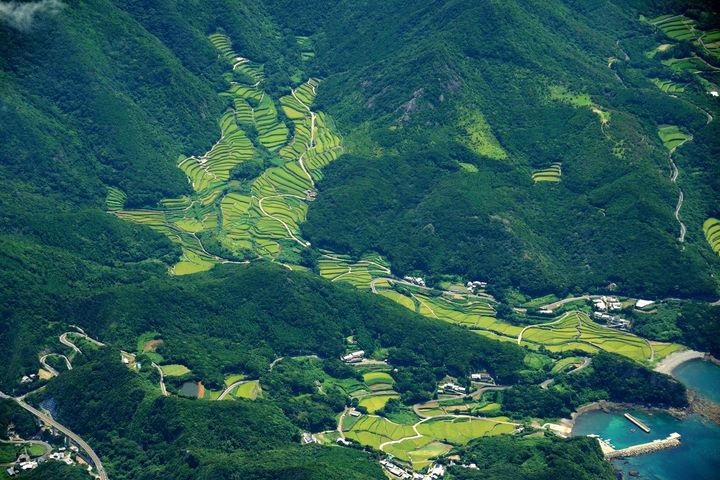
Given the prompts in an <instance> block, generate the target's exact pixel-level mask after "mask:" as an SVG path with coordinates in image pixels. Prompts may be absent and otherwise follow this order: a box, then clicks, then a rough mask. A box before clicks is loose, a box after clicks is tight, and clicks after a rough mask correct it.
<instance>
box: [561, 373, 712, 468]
mask: <svg viewBox="0 0 720 480" xmlns="http://www.w3.org/2000/svg"><path fill="white" fill-rule="evenodd" d="M698 363H699V364H701V365H697V364H698ZM681 367H683V368H682V370H680V371H677V372H673V374H677V377H678V379H679V380H681V381H682V382H683V383H685V384H686V385H687V386H688V387H689V388H694V389H696V390H698V391H699V392H701V394H703V395H706V396H707V397H708V398H714V399H717V398H720V382H718V378H720V377H718V376H720V367H718V366H716V365H713V364H710V363H708V362H703V361H699V360H698V361H693V362H687V363H686V364H683V365H681ZM623 413H625V412H624V411H619V412H612V413H605V412H602V411H595V412H588V413H586V414H583V415H581V416H580V417H579V418H578V420H577V422H576V423H575V428H574V429H573V435H576V436H581V435H588V434H597V435H600V436H601V437H602V438H605V439H610V441H611V442H612V444H613V446H615V448H624V447H627V446H630V445H634V444H638V443H645V442H649V441H651V440H655V439H657V438H665V437H667V436H668V435H669V434H670V433H672V432H677V433H679V434H680V435H682V440H681V445H680V446H679V447H677V448H673V449H668V450H663V451H661V452H656V453H651V454H647V455H641V456H638V457H629V458H626V459H619V460H615V461H613V464H614V465H615V467H616V468H618V469H619V470H621V471H622V472H623V473H624V474H625V478H632V477H629V476H628V473H629V472H630V471H633V470H634V471H637V472H639V476H638V477H635V478H639V479H645V480H676V479H692V480H715V479H718V478H720V425H717V424H715V423H712V422H709V421H707V420H704V419H703V418H702V417H700V416H699V415H692V416H690V417H687V418H684V419H682V420H679V419H677V418H674V417H672V416H671V415H668V414H666V413H661V412H652V413H650V412H642V411H630V412H629V413H631V414H632V415H634V416H635V417H637V418H638V419H640V420H641V421H643V422H644V423H645V424H646V425H648V426H649V427H650V429H651V432H650V433H645V432H643V431H642V430H640V429H639V428H637V427H636V426H635V425H633V424H632V423H630V422H629V421H628V420H627V419H626V418H625V417H623Z"/></svg>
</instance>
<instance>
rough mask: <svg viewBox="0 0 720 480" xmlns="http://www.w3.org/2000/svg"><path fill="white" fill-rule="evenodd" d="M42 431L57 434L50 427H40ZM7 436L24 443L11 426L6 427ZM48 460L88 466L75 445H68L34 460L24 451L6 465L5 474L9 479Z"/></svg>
mask: <svg viewBox="0 0 720 480" xmlns="http://www.w3.org/2000/svg"><path fill="white" fill-rule="evenodd" d="M42 430H43V431H47V432H49V433H50V434H51V435H54V436H56V435H58V432H57V431H56V430H55V429H54V428H52V427H42ZM7 434H8V438H9V439H10V440H11V441H14V442H22V441H24V440H23V439H22V438H20V436H18V434H17V433H15V430H14V426H13V425H12V424H10V426H9V427H8V432H7ZM50 460H52V461H56V462H63V463H66V464H68V465H73V464H75V463H79V464H82V465H88V464H87V462H86V461H85V460H84V459H83V458H82V457H81V456H80V449H79V448H78V447H77V445H73V444H70V446H69V447H59V448H57V449H55V448H54V447H53V450H52V451H50V452H49V453H45V454H43V455H41V456H39V457H34V458H33V457H31V456H30V455H28V453H27V449H25V450H24V451H23V452H22V453H21V454H20V455H18V457H17V459H15V461H14V462H12V463H11V464H8V466H7V468H6V469H5V473H7V475H8V476H9V477H14V476H15V475H17V474H18V473H21V472H27V471H29V470H34V469H35V468H37V467H38V465H40V464H42V463H45V462H47V461H50ZM90 469H91V468H90V465H88V471H90Z"/></svg>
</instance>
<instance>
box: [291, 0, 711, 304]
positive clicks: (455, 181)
mask: <svg viewBox="0 0 720 480" xmlns="http://www.w3.org/2000/svg"><path fill="white" fill-rule="evenodd" d="M282 6H283V8H290V9H291V11H292V13H291V15H292V16H293V21H292V22H290V21H289V20H288V21H289V22H290V23H291V24H294V25H297V29H298V31H303V32H304V33H309V32H310V33H311V32H312V31H313V30H312V29H313V27H312V22H310V20H309V19H308V20H306V21H303V20H302V19H303V18H306V17H303V12H304V11H305V10H304V9H303V10H302V11H295V10H292V7H291V6H289V5H287V4H285V3H282ZM337 8H338V10H337V11H335V12H333V14H329V15H328V17H327V22H328V24H329V25H325V24H322V26H321V27H320V28H317V27H315V28H316V31H317V37H318V46H319V47H318V48H319V49H320V50H321V53H320V55H318V62H322V64H321V66H320V68H322V69H323V70H324V71H325V72H327V75H328V80H327V82H326V84H325V85H324V87H323V89H322V90H321V92H320V95H319V97H318V104H319V106H320V108H324V109H327V111H329V112H330V113H331V114H332V115H333V116H334V117H335V118H336V119H337V120H338V124H339V126H340V128H341V130H342V132H343V134H344V136H345V140H346V144H347V146H348V150H349V151H350V152H352V153H356V154H357V155H358V156H359V157H362V158H353V159H349V158H346V159H343V160H341V161H340V162H337V163H336V164H334V165H331V166H330V167H329V169H328V172H327V179H326V180H325V181H324V182H322V183H321V184H320V190H321V195H319V197H318V198H319V200H318V202H317V204H316V205H314V206H313V208H312V209H311V211H310V214H309V224H308V225H307V226H306V228H305V229H304V232H305V234H306V235H307V236H308V238H309V239H310V241H312V242H313V243H315V244H318V245H320V246H323V247H327V248H333V249H336V250H337V249H340V250H346V251H349V252H353V253H354V254H359V253H361V252H364V251H368V250H373V249H374V250H379V251H380V253H383V254H386V255H387V256H388V258H389V260H390V261H391V263H392V264H393V268H396V269H397V271H398V272H399V273H401V274H405V273H409V272H412V271H418V272H425V273H430V274H431V275H438V274H444V273H458V274H462V275H464V276H467V277H469V278H483V279H487V280H489V281H490V282H491V283H494V284H495V285H496V286H497V287H501V288H507V287H509V286H513V287H519V288H521V289H523V290H526V291H530V292H537V293H541V292H548V291H554V292H557V293H561V294H565V293H568V292H571V291H573V290H575V289H582V290H585V289H591V290H593V289H602V288H605V287H606V286H607V285H609V284H611V283H615V284H616V285H617V288H618V290H619V291H621V292H625V293H634V294H643V295H650V296H658V297H662V296H683V297H687V296H697V295H699V296H707V297H712V296H714V295H715V293H716V288H717V286H716V282H715V281H714V280H712V278H711V274H712V273H713V272H716V271H717V268H718V261H717V258H716V257H714V256H713V255H711V254H710V251H709V250H708V248H707V244H706V242H705V241H704V239H703V236H702V221H703V220H704V218H702V217H703V214H704V213H703V211H704V212H705V214H707V213H712V212H714V211H716V209H717V204H718V198H717V193H716V192H717V190H712V189H709V188H708V187H707V186H708V185H710V184H711V183H712V182H714V180H713V178H715V177H716V176H715V175H714V168H715V167H713V166H712V165H711V163H712V162H710V161H709V159H710V158H712V154H711V153H710V152H711V151H712V149H715V148H717V146H716V144H717V140H716V139H717V136H716V135H713V132H714V131H715V130H716V128H717V122H712V123H710V124H706V112H704V111H703V110H708V111H710V110H712V111H713V112H715V111H716V110H717V108H718V102H717V101H715V100H712V99H711V98H709V95H708V93H707V88H706V87H704V86H703V85H702V84H698V83H697V82H693V83H689V84H688V87H687V93H686V94H683V95H681V96H680V98H673V97H670V96H669V95H668V94H667V93H664V92H662V91H661V90H659V89H658V88H657V87H656V86H655V84H653V83H652V81H651V80H650V77H652V76H653V75H658V74H659V73H658V72H662V74H663V76H664V77H666V78H670V77H673V75H676V74H673V71H672V70H671V69H669V68H668V67H666V66H664V65H663V64H662V63H661V62H660V59H659V58H658V59H654V60H651V59H648V58H647V57H646V55H645V52H646V50H649V49H650V46H651V45H652V44H653V43H656V44H657V43H660V42H661V41H662V37H663V35H664V34H663V33H662V32H661V31H660V30H658V29H657V28H656V27H653V26H652V25H649V24H647V23H645V22H642V21H641V20H640V15H641V14H644V15H647V16H655V15H657V14H659V13H660V12H675V11H678V10H680V11H684V9H685V8H686V7H684V6H682V5H679V4H678V5H672V4H670V3H668V4H665V5H653V6H651V5H644V4H639V3H631V2H620V1H617V2H594V3H593V5H592V6H590V5H586V4H583V5H582V6H580V5H578V4H576V3H574V2H561V1H556V2H552V4H551V5H547V6H545V5H544V6H538V5H536V4H532V3H531V2H510V3H508V2H482V3H481V4H478V5H474V6H467V5H466V4H465V3H464V2H442V3H439V2H424V3H422V4H418V3H417V2H416V3H414V4H413V8H407V9H405V10H404V14H403V15H399V18H401V19H402V20H401V21H400V22H398V21H397V18H398V9H400V8H402V7H401V6H400V4H399V3H393V4H390V5H387V4H385V3H382V5H381V4H380V2H375V3H373V2H371V3H369V4H368V5H367V6H366V7H364V8H366V10H362V11H357V12H356V14H355V15H353V16H349V17H348V16H347V15H345V16H344V15H340V14H339V13H338V12H339V11H345V10H347V8H346V6H344V5H340V6H338V7H337ZM309 10H312V9H309ZM295 16H297V17H299V18H300V20H296V19H295ZM345 21H347V22H348V23H347V24H343V22H345ZM350 22H353V23H357V24H358V26H356V27H353V28H355V29H356V30H357V31H359V32H366V31H369V30H371V29H376V30H377V32H378V33H377V34H373V35H361V36H360V40H359V41H354V42H350V41H348V40H347V38H345V37H343V36H342V35H341V34H340V32H341V31H344V30H345V29H346V28H349V25H350ZM706 28H708V29H709V28H711V27H706ZM374 31H375V30H373V32H374ZM401 32H402V33H401ZM323 46H325V48H326V50H322V48H323ZM368 52H373V53H372V54H373V57H372V59H369V58H368V55H369V54H368ZM700 53H701V52H700ZM626 55H627V57H626ZM709 61H711V62H712V61H714V60H713V59H712V58H709ZM334 71H335V72H338V73H334ZM686 75H687V74H686ZM712 75H714V74H712V73H711V74H710V75H709V76H707V78H709V79H710V80H712V78H713V77H712ZM666 124H672V125H681V126H682V127H683V128H684V129H686V130H687V131H689V132H690V133H691V134H692V135H693V136H694V138H695V139H696V140H699V141H697V142H689V143H688V144H687V145H684V146H683V147H682V148H681V149H679V150H678V154H677V155H678V157H679V158H683V159H684V158H685V154H686V152H689V151H690V149H693V150H694V151H698V149H701V151H702V150H705V151H704V152H703V153H701V154H699V155H693V156H690V154H689V153H688V155H687V160H686V162H687V163H686V164H685V168H688V169H695V171H698V172H701V173H698V174H697V175H692V176H690V175H685V176H682V175H681V177H680V180H679V182H680V184H683V183H684V182H688V184H690V182H692V187H691V188H687V189H683V190H685V193H686V194H687V195H691V196H693V198H697V201H693V202H692V204H690V203H689V202H688V203H686V204H685V205H684V206H683V207H682V208H683V210H682V212H681V215H682V217H683V218H686V219H688V220H692V221H691V222H684V223H686V224H687V227H688V232H689V233H688V234H687V238H685V237H684V236H683V238H682V241H678V240H677V239H678V237H679V236H680V232H679V229H680V227H679V225H678V221H677V220H676V219H675V218H674V214H675V207H676V203H677V192H678V190H677V189H678V187H677V185H678V184H677V183H675V182H674V181H671V179H670V175H669V174H668V173H667V172H668V168H669V165H668V158H667V152H666V150H665V149H664V148H663V145H662V143H661V139H660V138H658V135H657V134H656V131H657V129H658V127H661V126H662V125H666ZM427 150H431V151H432V152H433V156H434V157H435V160H434V161H433V162H432V163H434V164H435V165H434V166H433V167H432V168H428V167H429V165H430V164H428V162H427V160H426V157H425V156H423V155H416V154H415V153H414V152H420V151H422V152H425V151H427ZM553 163H562V182H560V183H559V184H555V182H553V183H548V182H539V183H535V184H533V183H534V182H533V181H532V174H533V172H534V171H538V170H542V169H545V168H547V167H548V166H549V165H552V164H553ZM467 164H471V165H474V166H475V169H477V170H479V172H477V173H475V172H472V171H467V169H466V168H463V165H467ZM361 172H367V175H366V174H361ZM376 172H377V175H376ZM368 175H370V176H372V180H370V179H369V178H368ZM700 185H706V186H700ZM710 190H712V193H711V192H710ZM699 191H702V195H698V192H699ZM361 198H362V199H368V198H372V199H373V201H372V202H359V201H357V200H358V199H361ZM667 272H672V273H671V274H670V275H666V273H667Z"/></svg>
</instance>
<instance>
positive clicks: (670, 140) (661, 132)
mask: <svg viewBox="0 0 720 480" xmlns="http://www.w3.org/2000/svg"><path fill="white" fill-rule="evenodd" d="M658 136H659V137H660V140H662V142H663V145H664V146H665V148H667V149H668V150H674V149H675V148H677V147H679V146H680V145H682V144H683V143H685V142H686V141H687V140H688V139H690V138H691V136H690V135H688V134H687V133H685V132H683V131H682V130H680V127H677V126H675V125H661V126H660V127H658Z"/></svg>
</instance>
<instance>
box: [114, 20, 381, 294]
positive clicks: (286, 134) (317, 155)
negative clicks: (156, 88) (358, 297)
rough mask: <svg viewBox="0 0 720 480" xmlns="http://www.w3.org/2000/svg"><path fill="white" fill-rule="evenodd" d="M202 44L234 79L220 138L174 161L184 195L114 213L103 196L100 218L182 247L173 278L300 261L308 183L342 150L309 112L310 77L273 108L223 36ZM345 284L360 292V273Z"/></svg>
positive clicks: (119, 200) (257, 73) (327, 124)
mask: <svg viewBox="0 0 720 480" xmlns="http://www.w3.org/2000/svg"><path fill="white" fill-rule="evenodd" d="M209 39H210V42H211V43H212V44H213V45H214V46H215V48H216V49H217V50H218V53H219V54H220V56H221V57H222V58H224V59H225V60H227V62H228V65H229V68H232V70H233V76H232V77H228V79H230V80H232V81H230V80H228V89H227V90H226V91H224V92H222V93H221V94H220V96H221V97H222V98H224V99H226V100H227V105H228V108H227V110H226V111H225V113H224V114H223V115H222V116H221V117H220V119H219V120H218V129H219V131H220V138H219V139H218V141H217V142H216V143H215V144H214V145H213V146H212V148H211V149H210V150H209V151H208V152H206V153H204V154H202V155H196V156H191V157H184V156H183V157H180V158H179V159H178V167H179V168H180V169H181V170H182V171H183V172H184V173H185V175H186V176H187V177H188V182H189V183H190V185H191V186H192V189H193V194H192V195H189V196H185V197H181V198H176V199H166V200H162V201H161V202H160V204H159V206H158V208H157V209H145V210H123V204H124V193H123V192H121V191H119V190H117V189H108V200H107V209H108V210H109V211H112V212H114V213H115V214H116V215H117V216H118V217H120V218H123V219H125V220H128V221H132V222H135V223H139V224H143V225H146V226H148V227H149V228H152V229H154V230H156V231H158V232H160V233H163V234H165V235H167V236H168V238H170V239H171V240H172V241H174V242H176V243H177V244H179V245H180V246H181V247H182V258H181V260H180V262H179V263H178V264H177V265H175V266H174V267H173V268H172V269H171V273H174V274H176V275H186V274H191V273H195V272H201V271H205V270H209V269H211V268H212V267H213V266H214V265H216V264H218V263H228V262H247V261H250V260H254V259H256V258H269V259H271V260H280V261H288V260H287V259H288V258H290V259H292V258H296V257H297V258H299V251H300V250H301V249H303V248H306V247H307V246H308V244H307V242H305V241H304V240H303V239H302V238H300V225H301V224H302V223H303V222H304V221H305V218H306V215H307V209H308V202H310V201H312V200H313V199H314V196H315V194H316V191H315V182H316V181H317V180H319V179H321V178H322V171H321V170H322V168H324V167H325V166H326V165H328V164H329V163H330V162H332V161H334V160H335V159H337V158H338V156H339V155H340V154H341V153H342V145H341V140H340V137H339V135H337V134H336V133H335V131H334V126H333V122H332V120H331V119H330V118H329V117H327V116H326V115H324V114H323V113H322V112H314V111H312V110H311V107H312V104H313V102H314V100H315V95H316V92H317V86H318V81H317V80H316V79H310V80H308V81H306V82H305V83H302V84H300V85H299V86H298V87H297V88H295V89H292V90H291V94H290V95H287V96H285V97H282V98H280V99H279V100H278V101H277V102H276V101H275V100H274V99H273V98H272V97H270V96H269V95H268V94H267V93H266V92H265V91H264V90H263V86H262V85H263V82H264V73H263V67H262V65H259V64H256V63H253V62H252V61H250V60H248V59H246V58H243V57H241V56H239V55H238V54H237V53H236V52H235V51H234V50H233V48H232V43H231V41H230V39H229V38H228V37H227V36H226V35H223V34H219V33H216V34H212V35H210V36H209ZM280 110H282V114H283V115H280ZM285 119H287V123H286V120H285ZM250 132H252V134H250ZM291 132H292V133H291ZM268 157H270V158H272V161H271V162H270V163H271V164H272V166H270V167H269V168H267V169H266V170H265V171H264V172H262V173H261V174H260V175H259V176H258V177H256V178H251V179H233V178H231V177H232V171H233V169H234V168H235V167H238V166H240V165H241V164H243V163H246V162H255V163H262V162H263V158H268ZM208 235H210V236H212V237H213V238H214V239H215V240H216V242H213V243H217V244H219V246H220V247H219V248H216V250H217V251H213V252H210V251H208V250H207V248H206V247H205V245H203V243H202V241H201V236H203V237H205V236H208ZM346 277H347V278H344V279H343V280H347V281H350V282H351V283H356V284H366V286H368V287H369V281H370V280H369V279H368V275H367V272H366V273H365V274H363V273H362V272H358V273H357V274H354V273H351V274H349V275H347V276H346Z"/></svg>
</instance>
